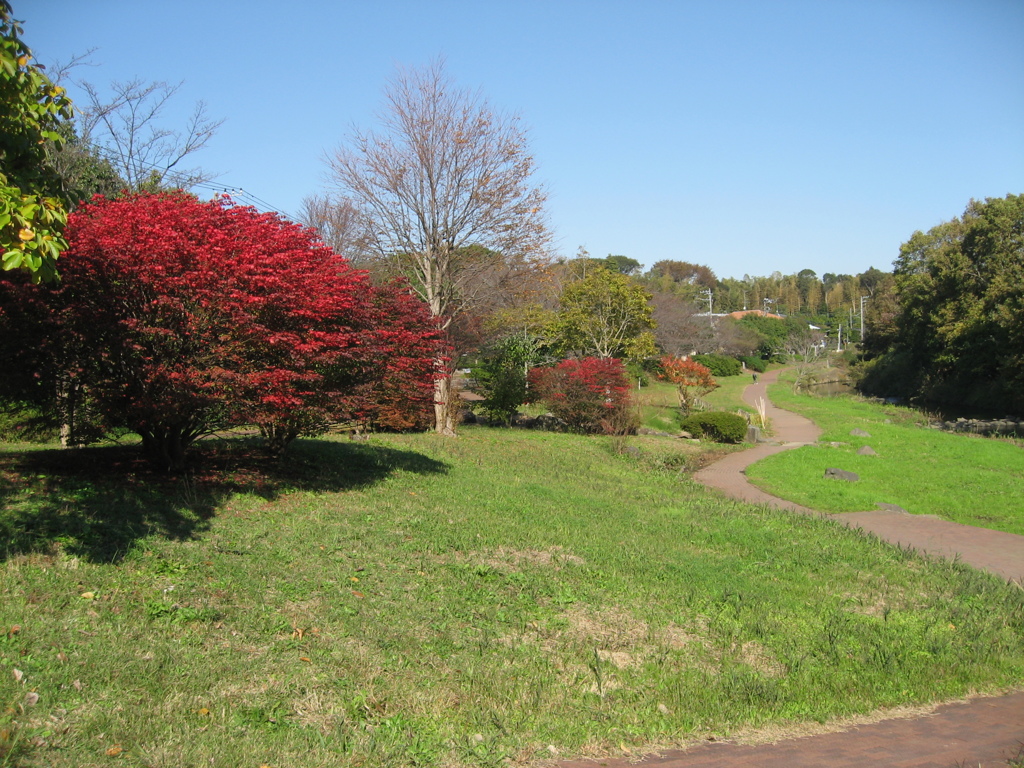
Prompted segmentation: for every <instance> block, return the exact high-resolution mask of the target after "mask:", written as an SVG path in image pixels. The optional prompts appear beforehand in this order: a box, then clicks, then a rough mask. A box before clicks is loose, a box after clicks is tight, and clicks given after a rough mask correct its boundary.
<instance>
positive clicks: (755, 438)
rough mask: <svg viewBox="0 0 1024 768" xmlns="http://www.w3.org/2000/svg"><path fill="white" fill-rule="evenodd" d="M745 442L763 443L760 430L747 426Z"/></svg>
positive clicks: (750, 425) (751, 425)
mask: <svg viewBox="0 0 1024 768" xmlns="http://www.w3.org/2000/svg"><path fill="white" fill-rule="evenodd" d="M747 442H748V443H760V442H763V441H762V438H761V428H760V427H757V426H754V425H753V424H747Z"/></svg>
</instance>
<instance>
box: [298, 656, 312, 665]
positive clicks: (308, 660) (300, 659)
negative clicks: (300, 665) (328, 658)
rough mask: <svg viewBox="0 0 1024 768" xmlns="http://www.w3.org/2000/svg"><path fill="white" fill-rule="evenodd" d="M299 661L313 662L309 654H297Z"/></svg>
mask: <svg viewBox="0 0 1024 768" xmlns="http://www.w3.org/2000/svg"><path fill="white" fill-rule="evenodd" d="M299 661H304V662H306V663H307V664H312V663H313V661H312V659H310V658H309V656H299Z"/></svg>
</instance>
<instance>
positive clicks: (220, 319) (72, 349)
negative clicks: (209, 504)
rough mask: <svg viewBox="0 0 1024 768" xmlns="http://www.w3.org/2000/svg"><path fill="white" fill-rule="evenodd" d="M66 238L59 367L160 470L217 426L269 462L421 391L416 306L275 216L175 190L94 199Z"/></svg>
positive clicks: (421, 342) (433, 347) (431, 334)
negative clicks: (256, 432) (256, 434)
mask: <svg viewBox="0 0 1024 768" xmlns="http://www.w3.org/2000/svg"><path fill="white" fill-rule="evenodd" d="M67 235H68V239H69V241H70V243H71V247H70V248H69V250H68V252H67V253H66V254H65V256H64V258H63V259H62V260H61V265H62V274H63V280H62V282H61V284H60V286H59V288H57V290H56V291H54V292H53V293H52V294H51V295H50V297H49V298H50V301H49V304H50V306H51V308H52V313H53V315H54V316H55V317H56V318H57V322H56V325H57V328H58V329H59V333H60V334H61V339H60V343H59V344H58V345H57V346H58V347H59V349H60V350H61V354H62V355H63V357H64V361H63V363H64V365H65V366H67V367H75V368H80V369H81V370H82V376H81V378H82V383H83V385H84V387H85V389H86V391H87V392H88V395H89V397H90V398H91V399H92V400H93V401H94V402H95V404H96V406H97V407H98V409H99V411H100V412H101V413H102V415H103V416H104V417H105V419H106V421H107V424H108V425H110V426H123V427H127V428H129V429H131V430H133V431H136V432H138V433H139V434H141V435H142V437H143V441H144V444H145V446H146V448H147V449H148V450H149V451H150V453H151V455H153V456H154V458H155V459H156V460H157V461H158V462H160V463H163V464H166V465H167V466H169V467H178V466H180V465H181V463H182V461H183V456H184V450H185V448H187V446H188V445H189V444H190V443H191V442H192V441H194V440H195V439H196V438H197V437H199V436H200V435H202V434H205V433H208V432H210V431H211V430H214V429H221V428H224V427H230V426H237V425H245V424H253V425H257V426H259V428H260V430H261V431H262V432H263V434H264V435H265V436H266V437H267V438H268V440H269V443H270V445H271V447H272V448H273V449H274V450H281V449H283V447H284V446H285V445H286V444H287V443H288V442H289V441H290V440H292V439H293V438H295V437H297V436H299V435H310V434H318V433H320V432H322V431H324V429H326V427H327V425H328V424H329V423H332V422H338V421H342V420H346V419H356V418H364V419H365V418H372V417H373V416H374V415H375V413H376V412H377V411H379V409H380V403H379V401H378V400H376V399H375V398H376V397H379V396H381V395H382V394H383V393H385V392H386V393H389V396H390V397H395V396H396V395H395V392H400V393H401V395H400V396H401V397H404V398H406V399H408V400H410V401H412V402H415V401H417V399H418V398H420V397H421V395H420V393H421V391H422V390H423V389H424V388H427V389H428V390H429V388H430V386H431V382H432V360H433V357H434V356H435V355H436V354H437V344H438V342H437V338H438V333H437V329H436V327H435V326H434V324H433V323H432V322H431V321H430V318H429V316H428V314H427V312H426V310H425V308H423V307H422V304H421V303H420V302H418V301H417V300H415V299H414V298H412V297H411V296H410V295H409V294H407V293H406V292H404V291H403V290H402V288H401V286H400V285H391V286H387V287H385V288H380V289H378V288H375V287H374V286H373V285H372V284H371V283H370V281H369V279H368V277H367V275H366V273H364V272H362V271H360V270H356V269H353V268H352V267H351V266H350V265H349V263H348V262H347V261H346V260H345V259H343V258H342V257H340V256H338V255H336V254H335V253H334V252H333V251H331V250H330V249H329V248H327V247H326V246H324V245H322V244H321V243H320V242H319V241H318V240H317V239H316V237H315V235H314V234H313V233H312V232H311V231H309V230H306V229H304V228H302V227H300V226H298V225H296V224H292V223H290V222H287V221H285V220H283V219H281V218H280V217H278V216H276V215H273V214H263V213H259V212H257V211H256V210H255V209H252V208H245V207H236V206H233V205H232V204H230V202H229V201H224V200H221V201H213V202H201V201H199V200H197V199H195V198H194V197H192V196H189V195H186V194H184V193H164V194H156V195H136V196H131V197H125V198H119V199H115V200H105V199H103V198H96V199H94V200H93V201H92V202H91V203H89V204H87V205H83V206H82V207H80V208H79V209H78V210H77V211H76V212H75V213H74V214H73V215H72V216H71V218H70V220H69V224H68V229H67ZM428 397H429V395H428Z"/></svg>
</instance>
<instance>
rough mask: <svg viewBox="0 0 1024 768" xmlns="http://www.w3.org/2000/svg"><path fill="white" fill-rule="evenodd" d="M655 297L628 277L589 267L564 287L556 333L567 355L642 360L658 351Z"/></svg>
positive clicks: (553, 327) (557, 315) (555, 321)
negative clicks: (652, 303) (653, 309)
mask: <svg viewBox="0 0 1024 768" xmlns="http://www.w3.org/2000/svg"><path fill="white" fill-rule="evenodd" d="M649 298H650V294H649V293H648V292H647V291H646V290H645V289H644V288H643V286H641V285H640V284H638V283H637V282H636V281H635V280H633V279H631V278H630V277H629V276H628V275H624V274H622V273H621V272H617V271H612V270H610V269H608V268H606V267H603V266H595V267H593V268H589V269H588V270H587V272H586V274H585V275H584V276H583V277H581V278H580V279H577V280H573V281H572V282H570V283H569V284H568V285H566V286H565V288H564V289H563V290H562V294H561V297H560V298H559V310H558V312H557V314H556V316H555V320H554V323H553V324H552V326H551V329H550V333H551V335H552V336H553V337H554V338H555V339H557V340H558V341H557V344H558V346H559V347H560V348H561V349H562V350H563V351H564V352H566V353H571V354H577V355H593V356H595V357H600V358H611V357H619V358H622V357H625V358H629V359H633V360H637V359H642V358H644V357H647V356H648V355H653V354H654V353H655V347H654V337H653V335H652V334H651V333H650V330H651V329H652V328H653V327H654V321H653V319H652V317H651V307H650V306H649V305H648V299H649Z"/></svg>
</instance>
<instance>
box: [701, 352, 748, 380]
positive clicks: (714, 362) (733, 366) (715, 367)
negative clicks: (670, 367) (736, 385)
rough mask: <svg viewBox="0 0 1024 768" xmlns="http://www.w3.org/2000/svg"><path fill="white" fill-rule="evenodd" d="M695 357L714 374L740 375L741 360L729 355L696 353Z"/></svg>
mask: <svg viewBox="0 0 1024 768" xmlns="http://www.w3.org/2000/svg"><path fill="white" fill-rule="evenodd" d="M693 359H694V360H696V361H697V362H698V363H700V364H701V365H703V366H704V367H705V368H707V369H708V370H709V371H711V374H712V375H713V376H739V375H740V371H741V370H742V367H741V366H740V361H739V360H737V359H736V358H735V357H729V356H728V355H694V356H693Z"/></svg>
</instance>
